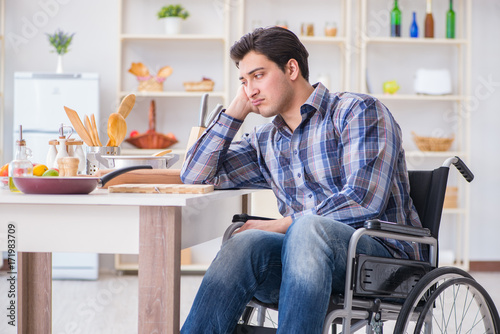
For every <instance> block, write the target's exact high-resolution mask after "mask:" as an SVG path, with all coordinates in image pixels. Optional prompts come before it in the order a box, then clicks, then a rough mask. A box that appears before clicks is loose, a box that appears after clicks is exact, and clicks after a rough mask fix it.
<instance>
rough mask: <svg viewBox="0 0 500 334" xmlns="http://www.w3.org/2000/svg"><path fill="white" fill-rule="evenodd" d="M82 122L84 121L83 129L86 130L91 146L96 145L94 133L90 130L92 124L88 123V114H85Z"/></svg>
mask: <svg viewBox="0 0 500 334" xmlns="http://www.w3.org/2000/svg"><path fill="white" fill-rule="evenodd" d="M84 122H85V123H84V124H85V130H87V133H88V134H89V136H90V139H91V140H92V146H97V144H96V141H95V137H94V133H93V131H92V124H90V119H89V116H87V115H85V118H84Z"/></svg>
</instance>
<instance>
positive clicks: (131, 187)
mask: <svg viewBox="0 0 500 334" xmlns="http://www.w3.org/2000/svg"><path fill="white" fill-rule="evenodd" d="M108 190H109V192H110V193H143V194H206V193H209V192H212V191H214V186H213V185H209V184H120V185H116V186H110V187H108Z"/></svg>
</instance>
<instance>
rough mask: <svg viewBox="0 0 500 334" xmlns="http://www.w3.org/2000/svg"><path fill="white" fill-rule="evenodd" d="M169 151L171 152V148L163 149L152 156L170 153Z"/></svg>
mask: <svg viewBox="0 0 500 334" xmlns="http://www.w3.org/2000/svg"><path fill="white" fill-rule="evenodd" d="M170 152H172V150H164V151H160V152H156V153H155V154H153V157H162V156H164V155H165V154H167V153H170Z"/></svg>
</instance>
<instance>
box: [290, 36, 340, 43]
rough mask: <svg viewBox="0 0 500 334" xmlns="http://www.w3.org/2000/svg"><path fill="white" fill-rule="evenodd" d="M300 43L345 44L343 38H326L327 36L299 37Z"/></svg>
mask: <svg viewBox="0 0 500 334" xmlns="http://www.w3.org/2000/svg"><path fill="white" fill-rule="evenodd" d="M299 39H300V41H301V42H305V43H335V44H344V43H346V42H347V39H346V38H345V37H328V36H299Z"/></svg>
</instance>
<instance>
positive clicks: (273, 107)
mask: <svg viewBox="0 0 500 334" xmlns="http://www.w3.org/2000/svg"><path fill="white" fill-rule="evenodd" d="M239 75H240V81H241V84H242V85H243V86H244V90H245V93H246V95H247V97H248V99H249V100H250V102H251V103H252V104H253V106H254V107H255V108H257V110H258V113H259V114H261V115H262V116H264V117H272V116H276V115H278V114H280V113H283V112H286V111H287V109H288V107H289V106H290V104H291V101H292V97H293V89H292V85H291V81H290V78H289V75H288V70H287V69H286V68H285V72H283V71H282V70H281V69H280V68H279V67H278V65H276V63H274V62H272V61H271V60H269V59H268V58H267V57H266V56H264V55H262V54H259V53H256V52H254V51H252V52H249V53H248V54H247V55H246V56H245V57H244V58H243V59H242V60H241V61H240V62H239Z"/></svg>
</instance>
